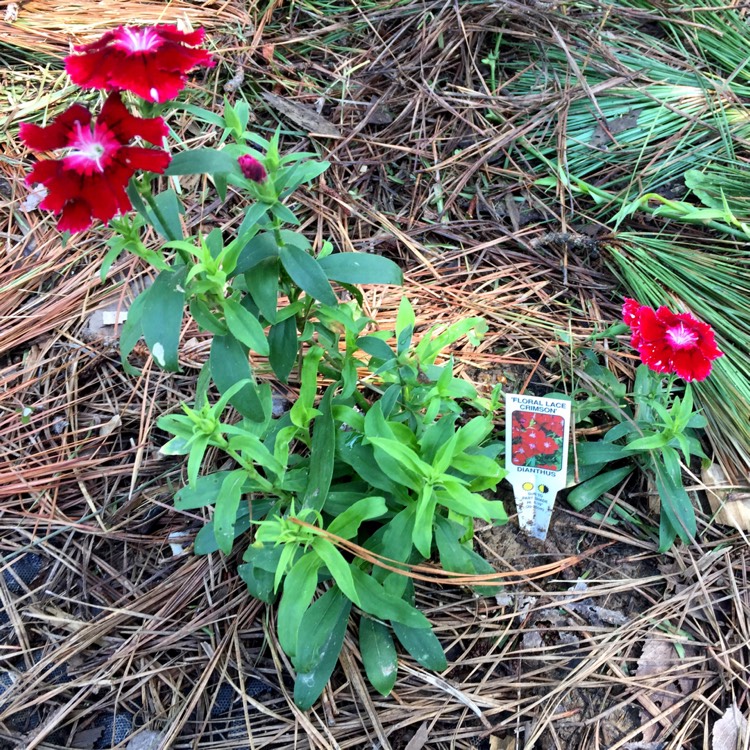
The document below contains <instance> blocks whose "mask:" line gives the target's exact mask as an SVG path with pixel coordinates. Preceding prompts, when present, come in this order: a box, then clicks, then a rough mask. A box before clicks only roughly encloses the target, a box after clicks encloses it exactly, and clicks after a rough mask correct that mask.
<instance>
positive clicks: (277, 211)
mask: <svg viewBox="0 0 750 750" xmlns="http://www.w3.org/2000/svg"><path fill="white" fill-rule="evenodd" d="M270 209H271V213H272V214H273V215H274V216H275V217H276V218H277V219H278V220H279V221H281V222H284V223H285V224H292V225H293V226H299V219H298V218H297V217H296V216H295V215H294V212H293V211H292V210H291V209H289V208H287V207H286V206H285V205H284V204H283V203H274V204H273V205H272V206H271V207H270Z"/></svg>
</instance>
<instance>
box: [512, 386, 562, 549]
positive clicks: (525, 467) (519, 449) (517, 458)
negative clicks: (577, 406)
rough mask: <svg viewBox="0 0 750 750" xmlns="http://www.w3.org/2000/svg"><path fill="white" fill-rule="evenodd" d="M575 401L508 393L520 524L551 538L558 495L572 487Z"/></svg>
mask: <svg viewBox="0 0 750 750" xmlns="http://www.w3.org/2000/svg"><path fill="white" fill-rule="evenodd" d="M569 427H570V401H565V400H563V399H555V398H542V397H540V396H521V395H520V394H517V393H506V394H505V468H506V470H507V471H508V475H507V477H506V479H507V480H508V481H509V482H510V483H511V484H512V485H513V494H514V495H515V498H516V509H517V510H518V525H519V526H520V527H521V528H522V529H523V530H524V531H525V532H526V533H527V534H530V535H531V536H533V537H536V538H537V539H542V540H544V539H546V538H547V530H548V529H549V522H550V518H551V517H552V509H553V508H554V506H555V497H556V496H557V493H558V492H559V491H560V490H561V489H563V488H564V487H565V485H566V484H567V474H568V443H569V441H570V437H569V436H570V429H569Z"/></svg>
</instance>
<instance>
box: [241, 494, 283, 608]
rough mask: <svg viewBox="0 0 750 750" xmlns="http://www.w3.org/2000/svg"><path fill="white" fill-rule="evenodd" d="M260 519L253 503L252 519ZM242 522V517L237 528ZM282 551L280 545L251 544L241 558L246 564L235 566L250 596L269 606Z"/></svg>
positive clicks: (273, 594)
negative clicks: (262, 545) (259, 545)
mask: <svg viewBox="0 0 750 750" xmlns="http://www.w3.org/2000/svg"><path fill="white" fill-rule="evenodd" d="M270 504H271V503H270V501H269V503H268V505H269V506H270ZM266 512H267V510H266ZM263 515H265V513H263ZM260 517H261V516H259V515H258V514H257V513H256V512H255V503H253V518H254V519H258V518H260ZM242 520H243V518H242V517H240V518H238V520H237V526H238V527H239V525H240V524H241V523H242ZM283 549H284V548H283V547H282V546H281V545H279V546H277V547H271V546H269V545H266V546H264V547H256V546H255V545H252V544H251V545H250V546H249V547H248V548H247V549H246V550H245V554H244V555H243V557H242V559H243V560H244V561H245V563H246V564H245V565H238V566H237V572H238V573H239V574H240V577H241V578H242V580H243V581H245V583H246V584H247V588H248V590H249V591H250V593H251V594H252V596H254V597H255V598H256V599H260V600H261V601H263V602H266V603H268V604H271V603H272V602H273V601H274V600H275V599H276V590H275V588H274V585H273V579H274V573H275V572H276V569H277V568H278V566H279V562H280V560H281V553H282V551H283Z"/></svg>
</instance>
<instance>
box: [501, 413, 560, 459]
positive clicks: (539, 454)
mask: <svg viewBox="0 0 750 750" xmlns="http://www.w3.org/2000/svg"><path fill="white" fill-rule="evenodd" d="M511 429H512V437H511V440H512V455H511V460H512V461H513V463H514V464H515V465H516V466H527V465H532V466H536V467H537V468H538V469H550V470H551V471H559V470H560V467H561V466H562V446H563V439H562V438H563V434H564V431H565V420H564V419H563V418H562V417H561V416H559V415H558V414H537V413H536V412H532V411H515V412H513V418H512V428H511Z"/></svg>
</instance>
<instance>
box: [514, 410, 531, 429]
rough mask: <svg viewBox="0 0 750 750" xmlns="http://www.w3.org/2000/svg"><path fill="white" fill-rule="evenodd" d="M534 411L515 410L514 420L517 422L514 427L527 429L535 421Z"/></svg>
mask: <svg viewBox="0 0 750 750" xmlns="http://www.w3.org/2000/svg"><path fill="white" fill-rule="evenodd" d="M534 416H535V414H534V412H533V411H514V412H513V421H514V422H515V425H514V427H515V428H516V429H526V428H527V427H529V426H530V425H531V423H532V422H533V421H534Z"/></svg>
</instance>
